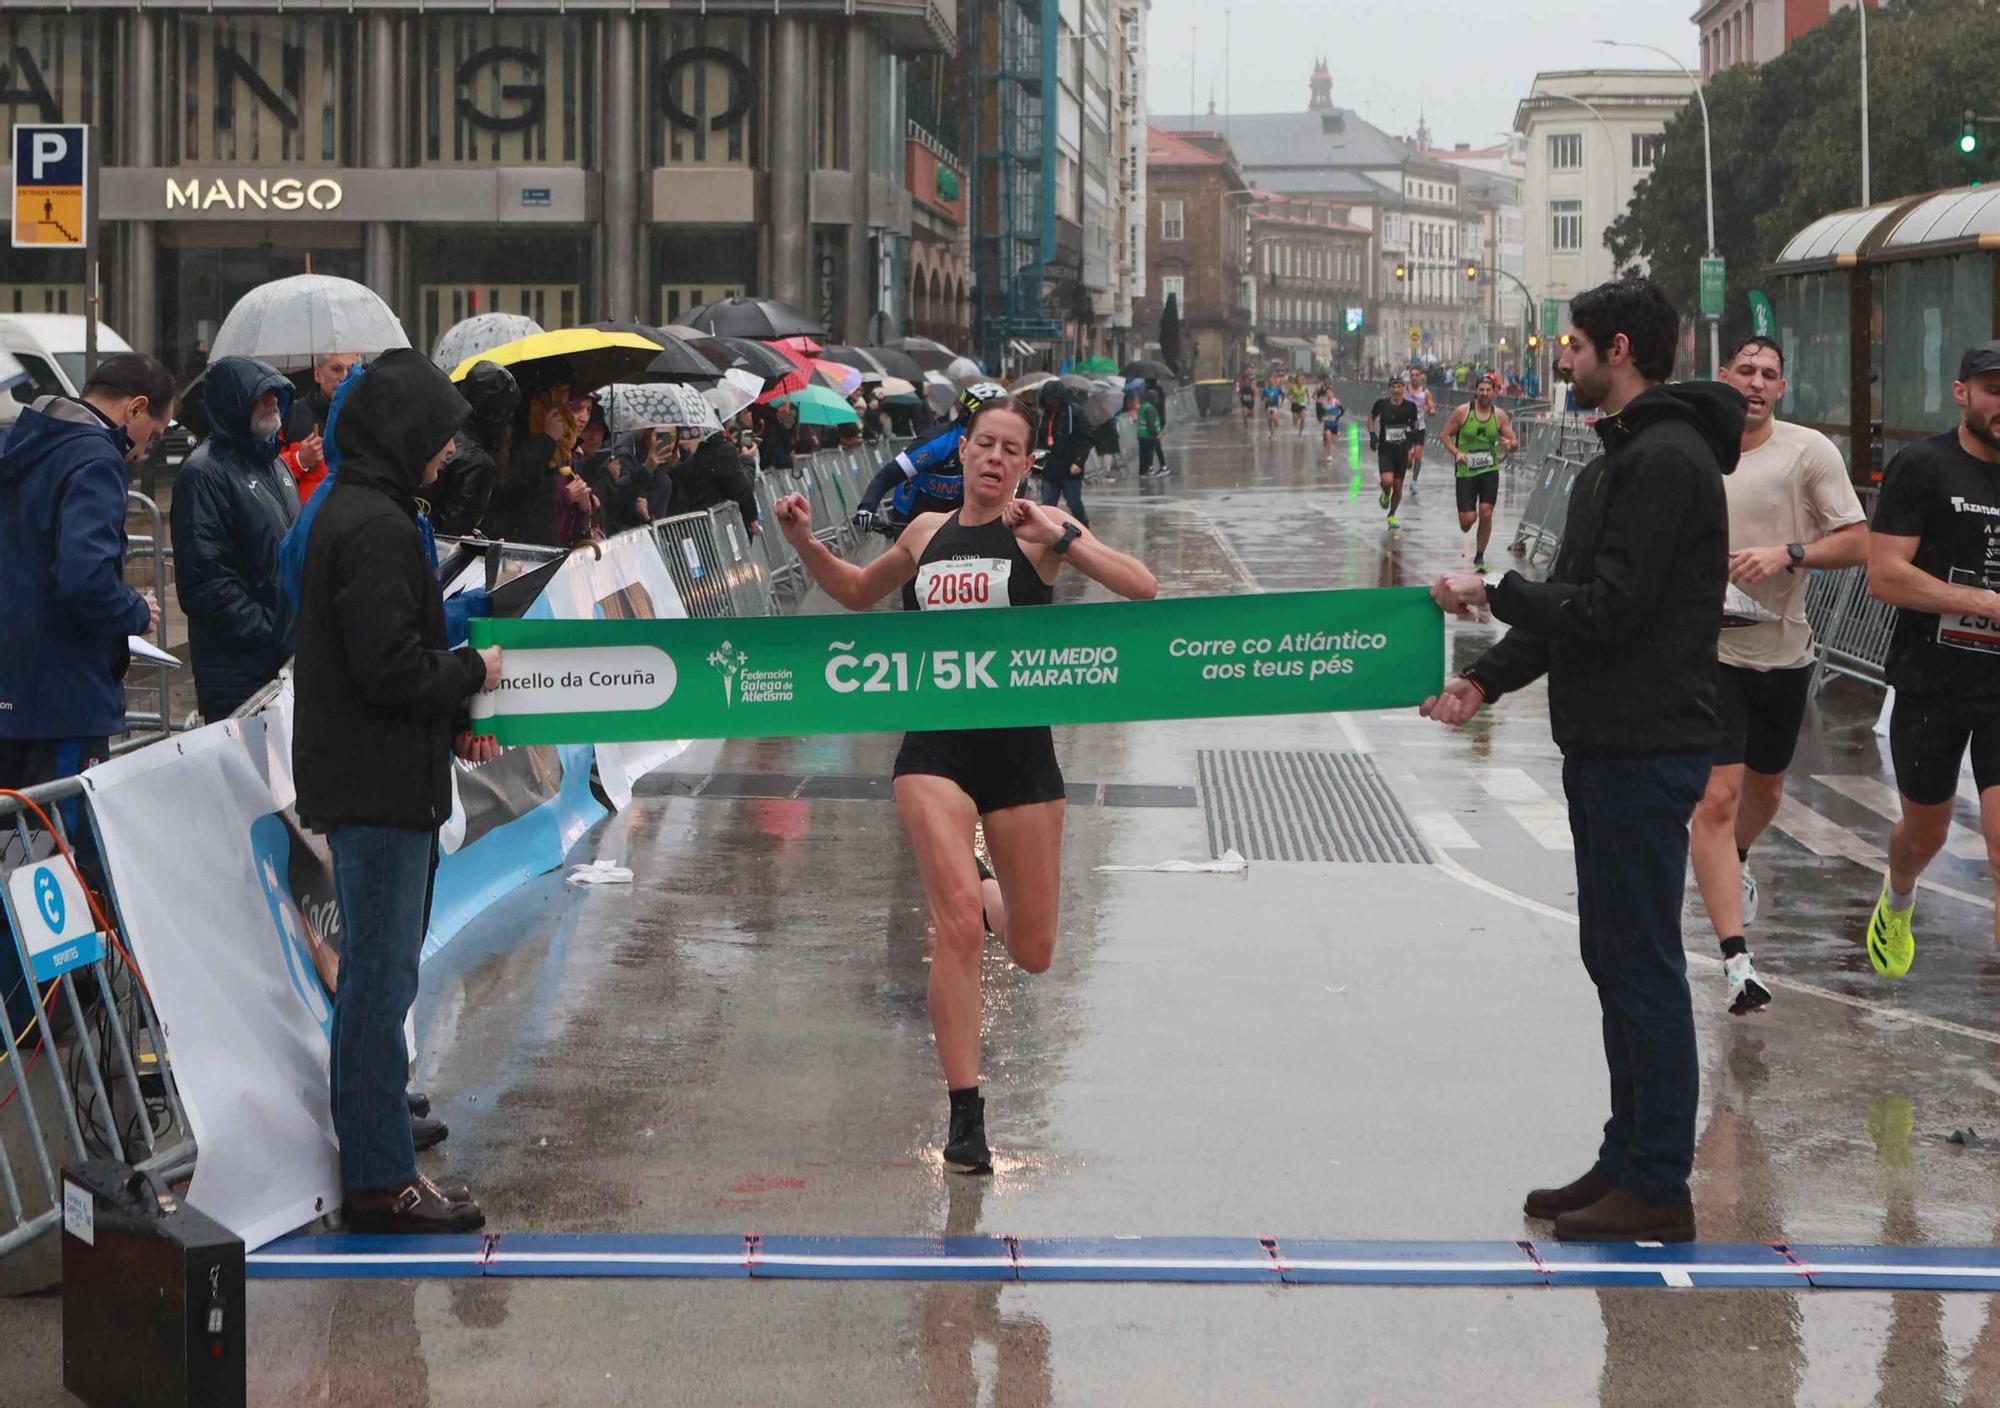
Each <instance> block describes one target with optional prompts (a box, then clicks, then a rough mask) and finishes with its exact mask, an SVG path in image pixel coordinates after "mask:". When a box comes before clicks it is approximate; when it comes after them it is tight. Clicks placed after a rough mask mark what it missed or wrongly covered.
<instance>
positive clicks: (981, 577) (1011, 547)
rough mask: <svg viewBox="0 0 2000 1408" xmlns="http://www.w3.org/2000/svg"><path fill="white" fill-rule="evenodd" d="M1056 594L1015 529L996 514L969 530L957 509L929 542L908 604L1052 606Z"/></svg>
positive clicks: (935, 607)
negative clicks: (986, 521) (995, 516)
mask: <svg viewBox="0 0 2000 1408" xmlns="http://www.w3.org/2000/svg"><path fill="white" fill-rule="evenodd" d="M1055 594H1056V589H1055V587H1054V586H1053V585H1052V584H1050V583H1048V582H1044V581H1043V580H1042V576H1041V573H1039V572H1037V571H1036V570H1035V564H1034V563H1033V562H1032V561H1030V560H1029V558H1028V555H1027V553H1025V552H1023V551H1022V550H1021V540H1020V539H1019V538H1016V537H1015V536H1014V530H1013V529H1011V528H1009V527H1008V526H1007V525H1006V524H1005V523H1004V522H1002V521H1001V520H1000V519H997V518H996V519H994V520H993V521H992V522H990V523H981V524H979V525H978V526H976V527H971V528H968V527H966V526H965V524H963V523H961V522H959V520H958V513H957V512H954V513H953V514H952V515H951V517H950V518H947V519H946V520H945V521H944V523H943V524H942V525H940V526H939V528H938V530H937V532H935V533H933V534H932V535H931V540H930V542H928V543H926V544H925V545H924V555H923V556H922V557H921V558H919V559H918V561H917V579H916V581H914V582H912V583H911V584H910V585H909V586H908V587H906V588H905V589H904V593H903V605H904V607H905V608H906V609H910V610H917V611H958V610H965V609H967V608H974V609H976V608H979V607H983V606H1047V605H1048V604H1049V603H1050V602H1051V601H1053V600H1055Z"/></svg>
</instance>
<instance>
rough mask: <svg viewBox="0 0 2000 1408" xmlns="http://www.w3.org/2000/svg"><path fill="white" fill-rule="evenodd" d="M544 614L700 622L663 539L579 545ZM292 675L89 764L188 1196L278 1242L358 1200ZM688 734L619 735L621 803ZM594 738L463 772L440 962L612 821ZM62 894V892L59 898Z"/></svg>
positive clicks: (444, 894)
mask: <svg viewBox="0 0 2000 1408" xmlns="http://www.w3.org/2000/svg"><path fill="white" fill-rule="evenodd" d="M530 614H531V615H535V616H548V617H567V618H571V619H579V620H590V619H594V618H600V617H617V616H639V617H654V616H662V617H664V616H672V617H681V616H685V614H686V612H685V611H684V610H683V608H682V605H681V601H680V596H679V593H678V592H677V591H676V590H675V588H674V584H673V579H672V578H671V577H670V576H669V575H668V573H667V570H666V567H665V565H664V564H663V563H662V562H661V560H660V555H659V550H658V548H657V547H656V546H655V544H654V541H653V538H652V536H651V535H650V534H647V533H643V532H640V533H631V534H625V535H622V536H620V537H618V538H614V539H612V540H611V541H609V542H607V543H605V544H603V555H602V557H599V556H597V555H596V554H595V553H592V552H579V553H576V554H573V555H572V556H571V557H570V559H569V561H568V562H567V563H566V564H565V565H564V566H563V567H562V568H561V569H560V570H559V571H557V572H556V573H555V575H554V577H553V578H552V580H551V581H550V583H549V585H548V587H547V589H546V590H545V591H544V592H543V593H542V596H541V598H540V599H539V600H538V601H536V603H535V605H534V606H533V608H532V609H531V611H530ZM292 704H293V700H292V693H291V689H290V687H289V685H287V687H286V688H284V689H283V690H281V691H280V692H279V694H278V696H277V697H276V698H275V699H274V700H273V701H272V702H271V703H270V704H269V705H267V706H266V707H265V708H263V709H262V710H260V711H259V712H258V713H256V714H255V715H253V716H251V717H250V718H247V719H241V720H230V721H227V722H224V723H217V724H211V725H209V726H208V727H207V728H203V729H200V730H197V731H196V732H193V733H188V734H182V735H179V736H177V737H176V738H174V739H173V740H172V741H171V742H164V743H159V744H155V745H153V746H151V747H147V748H140V749H137V750H135V751H133V752H131V753H127V754H125V755H123V756H121V757H118V758H114V759H112V760H111V761H109V762H106V763H103V764H100V765H99V766H97V767H95V768H92V769H91V770H89V771H88V772H86V773H85V774H84V784H85V786H86V787H87V788H88V790H89V794H90V799H91V806H92V809H93V811H94V812H95V814H96V818H97V825H98V828H99V831H100V833H101V835H102V837H103V842H104V852H105V862H106V865H107V867H108V869H109V871H110V876H111V883H112V887H113V889H114V890H115V892H116V894H117V897H118V905H119V912H120V913H121V914H122V916H123V920H124V924H125V930H126V932H125V939H126V943H127V945H128V947H129V948H130V949H131V951H132V955H133V957H134V959H135V960H136V961H137V963H138V965H139V968H140V971H141V972H142V973H144V974H145V977H146V983H147V986H148V990H149V991H150V992H151V994H152V998H153V1002H154V1005H155V1007H156V1009H157V1011H158V1013H159V1017H160V1022H161V1025H162V1028H163V1030H164V1035H165V1037H166V1042H167V1049H168V1054H169V1056H170V1058H171V1060H172V1063H173V1071H174V1075H175V1078H176V1080H177V1081H178V1084H179V1089H180V1095H181V1101H182V1104H183V1106H184V1107H185V1108H186V1110H187V1113H188V1121H189V1124H190V1125H191V1127H192V1128H191V1130H190V1132H191V1133H192V1134H193V1136H194V1139H195V1143H196V1146H197V1148H198V1149H199V1151H200V1152H199V1158H198V1161H197V1162H196V1165H195V1172H194V1181H193V1184H192V1186H191V1187H190V1188H189V1190H188V1201H189V1202H190V1203H192V1204H194V1205H195V1206H196V1207H199V1208H200V1209H201V1210H202V1211H203V1212H205V1213H207V1214H208V1215H209V1216H211V1217H213V1218H215V1219H216V1220H217V1221H219V1222H221V1223H222V1224H223V1225H224V1226H226V1227H228V1228H229V1229H230V1230H231V1231H233V1232H235V1233H236V1234H237V1235H238V1236H240V1237H241V1238H243V1240H244V1242H245V1244H246V1245H247V1246H249V1247H251V1248H253V1249H254V1248H256V1247H258V1246H261V1245H262V1244H263V1243H265V1242H268V1241H270V1240H271V1239H273V1238H275V1237H278V1236H281V1235H283V1234H284V1233H286V1232H289V1231H291V1230H292V1229H294V1228H296V1227H300V1226H302V1225H304V1224H306V1223H309V1222H311V1221H313V1220H314V1219H315V1218H318V1217H320V1216H322V1215H323V1214H326V1213H328V1212H331V1211H333V1210H334V1209H335V1208H336V1207H338V1206H339V1202H340V1175H339V1161H338V1145H337V1143H336V1140H335V1137H334V1131H333V1119H332V1114H331V1111H330V1109H329V1107H328V1097H327V1062H328V1042H329V1036H330V1033H331V1029H332V1023H333V999H332V996H331V994H332V992H333V990H334V987H335V986H336V983H337V974H338V962H339V960H338V953H339V938H340V915H339V910H338V906H337V905H336V903H335V900H334V888H333V869H332V860H331V855H330V853H329V851H328V848H327V844H326V840H325V838H324V837H322V836H318V835H315V834H313V833H311V832H308V831H306V830H304V829H303V828H301V827H300V826H299V824H298V821H297V818H296V816H295V815H294V814H293V811H292V804H293V801H294V789H293V784H292V773H291V727H292V717H293V709H292ZM685 746H686V745H685V744H679V743H644V744H618V745H609V744H607V745H604V746H602V747H598V748H596V749H595V761H596V766H597V771H598V774H599V776H600V779H601V782H602V786H603V789H604V792H605V794H606V795H607V796H608V797H609V798H610V799H611V801H612V803H613V805H614V806H618V807H623V806H624V805H626V803H627V802H629V801H630V799H631V796H632V784H633V783H634V782H635V781H636V780H637V779H638V778H639V777H641V776H643V775H644V774H645V773H646V772H648V771H649V770H651V769H652V768H655V767H658V766H659V765H660V764H661V763H663V762H665V761H666V760H667V759H668V758H671V757H672V756H674V754H676V753H678V752H679V751H681V749H682V748H683V747H685ZM592 758H593V749H592V748H591V747H590V746H589V745H581V746H576V747H565V748H520V749H514V748H510V749H508V750H507V751H506V752H505V753H504V754H503V755H502V756H501V758H499V759H497V760H495V761H494V762H492V763H488V764H485V765H483V766H481V767H478V768H468V767H465V766H463V765H461V766H460V767H459V768H458V769H457V771H456V774H455V785H456V797H455V799H454V800H455V802H456V804H457V805H456V806H455V809H454V811H455V815H454V817H453V820H452V823H451V825H449V826H447V827H446V828H445V833H446V834H445V836H444V841H445V845H444V850H445V852H446V853H445V855H444V856H443V858H442V859H441V861H440V863H439V866H438V875H437V883H436V887H435V894H434V901H433V908H432V915H431V932H430V934H429V936H428V939H427V942H426V945H425V949H424V956H425V957H426V958H429V957H430V956H431V955H432V954H433V953H435V952H436V951H437V950H438V949H439V948H440V947H442V946H443V945H444V943H445V942H446V941H448V940H449V938H450V937H451V936H452V935H453V934H454V933H456V932H457V931H458V929H459V928H460V927H462V926H463V925H464V923H465V922H467V920H469V919H470V918H471V917H472V916H473V915H475V914H476V913H478V911H479V910H480V909H483V908H484V907H485V906H487V905H490V904H492V903H493V902H494V901H495V900H497V899H498V898H499V897H501V896H502V895H504V894H506V893H507V892H508V891H510V890H511V889H513V888H514V887H515V886H517V885H519V884H521V883H522V882H523V881H525V880H526V879H527V878H528V877H530V876H532V875H536V874H540V873H543V872H546V871H548V870H551V869H554V868H555V867H556V866H558V865H560V864H561V863H562V861H563V859H564V857H565V855H566V854H567V852H568V850H569V848H570V847H571V846H572V845H574V844H575V842H576V841H577V840H578V839H579V838H580V837H581V836H582V834H583V833H584V831H585V830H587V829H588V827H589V826H590V825H591V824H593V823H594V822H595V821H597V820H599V819H601V818H602V817H603V815H604V811H603V808H602V807H601V806H600V805H598V803H597V802H596V801H595V800H594V799H593V798H592V796H591V789H590V786H589V782H590V776H589V775H590V772H591V762H592ZM52 903H53V902H51V904H52Z"/></svg>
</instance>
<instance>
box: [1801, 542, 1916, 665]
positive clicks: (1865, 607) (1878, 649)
mask: <svg viewBox="0 0 2000 1408" xmlns="http://www.w3.org/2000/svg"><path fill="white" fill-rule="evenodd" d="M1806 621H1807V623H1808V624H1810V625H1811V626H1812V632H1813V642H1814V647H1815V650H1816V653H1817V657H1818V658H1817V659H1816V660H1815V661H1814V662H1813V674H1812V692H1813V693H1814V694H1818V693H1819V692H1820V690H1822V689H1824V688H1825V687H1826V677H1827V675H1828V674H1836V675H1845V676H1847V677H1848V678H1849V679H1855V680H1861V681H1862V682H1864V683H1866V684H1872V685H1877V686H1883V687H1886V685H1887V681H1886V680H1885V679H1884V678H1883V672H1884V670H1885V668H1886V667H1887V665H1888V661H1889V638H1890V636H1891V634H1892V633H1893V632H1894V630H1895V625H1896V608H1895V607H1893V606H1891V605H1889V604H1888V603H1887V602H1883V601H1877V600H1876V599H1875V598H1874V597H1872V596H1870V595H1869V594H1868V569H1867V568H1866V567H1846V568H1842V569H1841V570H1839V571H1837V572H1814V573H1813V574H1812V580H1811V581H1810V582H1808V583H1807V584H1806Z"/></svg>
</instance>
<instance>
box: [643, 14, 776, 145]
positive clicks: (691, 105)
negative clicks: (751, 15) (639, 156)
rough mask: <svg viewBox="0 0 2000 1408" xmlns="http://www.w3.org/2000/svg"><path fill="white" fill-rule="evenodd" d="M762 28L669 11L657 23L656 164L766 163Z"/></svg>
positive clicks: (653, 83) (653, 80)
mask: <svg viewBox="0 0 2000 1408" xmlns="http://www.w3.org/2000/svg"><path fill="white" fill-rule="evenodd" d="M762 33H763V30H762V28H761V26H758V25H755V24H753V23H752V22H751V21H750V20H748V19H743V18H736V17H731V18H723V17H721V16H717V15H708V16H695V15H685V16H683V15H666V16H661V17H659V18H657V19H656V20H655V21H654V23H653V24H652V25H651V26H649V29H648V34H649V38H650V42H651V44H652V64H651V71H650V84H649V91H650V92H651V93H652V95H653V114H652V119H651V123H652V150H651V164H652V165H654V166H738V167H755V166H756V165H757V164H758V161H759V154H758V146H757V143H758V115H759V109H760V106H761V105H760V103H759V102H758V98H759V96H760V95H759V92H758V83H757V78H756V76H757V75H758V74H759V73H761V72H762V71H763V55H762V49H761V45H760V43H759V40H760V38H761V37H762Z"/></svg>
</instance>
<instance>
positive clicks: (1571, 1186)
mask: <svg viewBox="0 0 2000 1408" xmlns="http://www.w3.org/2000/svg"><path fill="white" fill-rule="evenodd" d="M1617 1186H1618V1180H1617V1178H1615V1177H1614V1176H1613V1175H1611V1174H1608V1173H1601V1172H1599V1171H1598V1170H1597V1169H1594V1168H1593V1169H1592V1170H1591V1171H1590V1172H1589V1173H1586V1174H1585V1175H1584V1176H1583V1177H1581V1178H1579V1179H1577V1180H1576V1182H1574V1183H1566V1184H1564V1185H1563V1186H1562V1187H1560V1188H1537V1189H1535V1191H1534V1192H1532V1193H1530V1194H1528V1201H1527V1202H1526V1203H1524V1204H1522V1206H1521V1211H1522V1212H1524V1213H1526V1214H1527V1215H1528V1216H1529V1217H1539V1218H1551V1217H1561V1216H1562V1215H1563V1214H1564V1213H1566V1212H1577V1211H1580V1210H1581V1209H1583V1208H1587V1207H1589V1206H1590V1205H1591V1204H1592V1203H1594V1202H1596V1201H1597V1200H1598V1199H1599V1198H1601V1197H1603V1196H1604V1195H1605V1194H1606V1193H1609V1192H1610V1191H1611V1190H1612V1189H1613V1188H1616V1187H1617Z"/></svg>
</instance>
